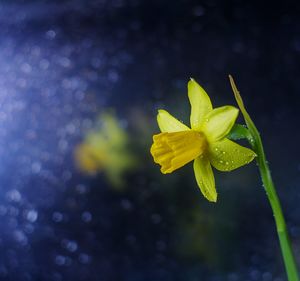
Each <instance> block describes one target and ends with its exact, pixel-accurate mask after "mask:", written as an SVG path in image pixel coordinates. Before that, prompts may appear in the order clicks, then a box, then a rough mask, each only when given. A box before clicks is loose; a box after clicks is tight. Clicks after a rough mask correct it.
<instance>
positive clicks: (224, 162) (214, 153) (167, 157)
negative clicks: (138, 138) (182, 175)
mask: <svg viewBox="0 0 300 281" xmlns="http://www.w3.org/2000/svg"><path fill="white" fill-rule="evenodd" d="M188 97H189V100H190V104H191V115H190V123H191V129H190V128H189V127H187V126H186V125H184V124H183V123H182V122H180V121H179V120H177V119H176V118H174V117H173V116H172V115H170V114H169V113H168V112H167V111H165V110H159V111H158V115H157V122H158V126H159V128H160V130H161V133H160V134H157V135H154V136H153V144H152V146H151V150H150V152H151V154H152V156H153V159H154V162H155V163H158V164H159V165H160V166H161V172H162V173H163V174H167V173H172V172H173V171H174V170H176V169H178V168H180V167H182V166H184V165H186V164H187V163H189V162H191V161H193V160H194V172H195V177H196V181H197V183H198V186H199V188H200V190H201V192H202V194H203V195H204V196H205V198H207V199H208V200H209V201H211V202H216V201H217V192H216V188H215V179H214V174H213V171H212V167H211V165H212V166H213V167H214V168H216V169H217V170H220V171H231V170H234V169H236V168H239V167H240V166H243V165H245V164H248V163H249V162H251V161H252V160H253V159H254V157H255V156H256V154H255V153H254V152H253V151H252V150H251V149H249V148H246V147H243V146H240V145H239V144H237V143H235V142H233V141H231V140H229V139H228V138H226V136H227V135H228V133H229V132H230V130H231V128H232V126H233V125H234V123H235V120H236V118H237V116H238V112H239V111H238V109H237V108H235V107H233V106H222V107H218V108H215V109H213V107H212V104H211V101H210V98H209V96H208V95H207V93H206V92H205V90H204V89H203V88H202V87H201V86H200V85H199V84H198V83H197V82H196V81H195V80H193V79H191V80H190V81H189V83H188Z"/></svg>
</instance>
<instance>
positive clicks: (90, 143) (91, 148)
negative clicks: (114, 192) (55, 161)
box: [75, 113, 136, 188]
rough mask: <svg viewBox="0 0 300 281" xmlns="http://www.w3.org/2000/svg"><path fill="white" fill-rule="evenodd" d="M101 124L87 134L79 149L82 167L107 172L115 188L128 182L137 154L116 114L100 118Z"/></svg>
mask: <svg viewBox="0 0 300 281" xmlns="http://www.w3.org/2000/svg"><path fill="white" fill-rule="evenodd" d="M99 120H100V122H101V127H100V128H99V129H98V130H94V131H92V132H90V133H88V134H87V136H86V137H85V139H84V141H83V142H82V143H81V144H79V145H78V146H77V147H76V149H75V160H76V164H77V166H78V168H79V169H80V170H81V171H82V172H84V173H87V174H90V175H93V174H96V173H98V172H103V173H104V174H105V176H106V177H107V179H108V181H109V182H110V184H111V185H112V186H113V187H115V188H122V187H123V186H124V175H125V173H126V172H128V171H130V170H132V169H133V168H134V167H135V164H136V161H135V157H134V155H133V154H132V153H130V151H129V136H128V134H127V132H126V131H125V129H124V128H122V127H121V126H120V124H119V122H118V120H117V118H116V117H115V115H114V114H111V113H104V114H102V115H101V116H100V118H99Z"/></svg>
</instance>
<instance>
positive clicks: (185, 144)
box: [150, 130, 207, 174]
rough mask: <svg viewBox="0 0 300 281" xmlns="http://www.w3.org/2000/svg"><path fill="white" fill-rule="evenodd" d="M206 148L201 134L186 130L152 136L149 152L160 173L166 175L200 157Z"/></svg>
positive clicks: (205, 142) (204, 139)
mask: <svg viewBox="0 0 300 281" xmlns="http://www.w3.org/2000/svg"><path fill="white" fill-rule="evenodd" d="M206 147H207V141H206V138H205V136H204V134H203V133H201V132H196V131H193V130H188V131H182V132H173V133H160V134H158V135H154V136H153V144H152V146H151V150H150V152H151V154H152V156H153V159H154V162H155V163H158V164H159V165H161V172H162V173H163V174H167V173H172V172H173V171H174V170H176V169H178V168H180V167H182V166H184V165H185V164H187V163H189V162H190V161H192V160H194V159H196V158H197V157H199V156H200V155H202V154H203V153H204V151H205V149H206Z"/></svg>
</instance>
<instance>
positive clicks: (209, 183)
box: [194, 156, 217, 202]
mask: <svg viewBox="0 0 300 281" xmlns="http://www.w3.org/2000/svg"><path fill="white" fill-rule="evenodd" d="M194 171H195V177H196V181H197V183H198V186H199V188H200V190H201V192H202V194H203V196H204V197H205V198H206V199H207V200H208V201H211V202H217V192H216V186H215V178H214V174H213V171H212V168H211V165H210V163H209V160H208V158H207V157H201V156H200V157H198V158H197V159H195V161H194Z"/></svg>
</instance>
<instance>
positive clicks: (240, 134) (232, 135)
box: [227, 124, 251, 140]
mask: <svg viewBox="0 0 300 281" xmlns="http://www.w3.org/2000/svg"><path fill="white" fill-rule="evenodd" d="M227 138H228V139H230V140H242V139H248V140H250V139H251V134H250V132H249V130H248V129H247V128H246V127H245V126H243V125H240V124H235V125H234V126H233V127H232V129H231V131H230V132H229V134H228V135H227Z"/></svg>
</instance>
